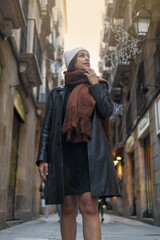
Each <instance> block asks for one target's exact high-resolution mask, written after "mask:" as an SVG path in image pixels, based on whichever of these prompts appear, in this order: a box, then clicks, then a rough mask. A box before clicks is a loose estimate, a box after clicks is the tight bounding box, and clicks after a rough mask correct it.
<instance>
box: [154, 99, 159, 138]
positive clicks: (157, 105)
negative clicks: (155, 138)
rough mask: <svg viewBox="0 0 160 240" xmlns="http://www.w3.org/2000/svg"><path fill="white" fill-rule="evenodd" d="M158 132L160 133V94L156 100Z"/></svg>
mask: <svg viewBox="0 0 160 240" xmlns="http://www.w3.org/2000/svg"><path fill="white" fill-rule="evenodd" d="M155 117H156V132H157V135H158V134H160V95H159V96H158V98H157V100H156V101H155Z"/></svg>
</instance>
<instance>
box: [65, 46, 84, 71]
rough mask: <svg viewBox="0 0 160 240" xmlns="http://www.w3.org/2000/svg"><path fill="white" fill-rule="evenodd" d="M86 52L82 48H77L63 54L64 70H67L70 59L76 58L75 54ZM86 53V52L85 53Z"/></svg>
mask: <svg viewBox="0 0 160 240" xmlns="http://www.w3.org/2000/svg"><path fill="white" fill-rule="evenodd" d="M82 50H84V51H87V49H85V48H83V47H78V48H74V49H72V50H69V51H66V52H64V54H63V56H64V60H65V64H66V68H68V66H69V64H70V62H71V61H72V59H73V58H74V57H75V56H76V54H77V53H78V52H79V51H82ZM87 52H88V51H87Z"/></svg>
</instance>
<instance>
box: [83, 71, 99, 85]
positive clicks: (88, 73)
mask: <svg viewBox="0 0 160 240" xmlns="http://www.w3.org/2000/svg"><path fill="white" fill-rule="evenodd" d="M84 75H85V76H87V78H88V81H89V82H90V84H91V85H93V84H96V83H98V78H97V75H96V73H95V71H94V70H93V69H92V68H86V69H85V73H84Z"/></svg>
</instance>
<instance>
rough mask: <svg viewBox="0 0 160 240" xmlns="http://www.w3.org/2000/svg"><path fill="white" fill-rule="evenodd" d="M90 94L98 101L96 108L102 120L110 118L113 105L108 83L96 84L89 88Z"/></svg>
mask: <svg viewBox="0 0 160 240" xmlns="http://www.w3.org/2000/svg"><path fill="white" fill-rule="evenodd" d="M89 92H90V93H91V94H92V96H93V97H94V99H95V101H96V108H97V110H98V113H99V116H100V118H101V119H106V118H109V117H110V116H111V115H112V112H113V103H112V100H111V97H110V94H109V91H108V86H107V84H106V83H96V84H94V85H92V86H90V87H89Z"/></svg>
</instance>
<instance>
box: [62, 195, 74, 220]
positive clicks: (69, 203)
mask: <svg viewBox="0 0 160 240" xmlns="http://www.w3.org/2000/svg"><path fill="white" fill-rule="evenodd" d="M61 211H62V214H65V215H72V214H76V211H77V199H76V198H75V197H72V196H71V197H69V196H67V197H65V200H64V204H62V205H61Z"/></svg>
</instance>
